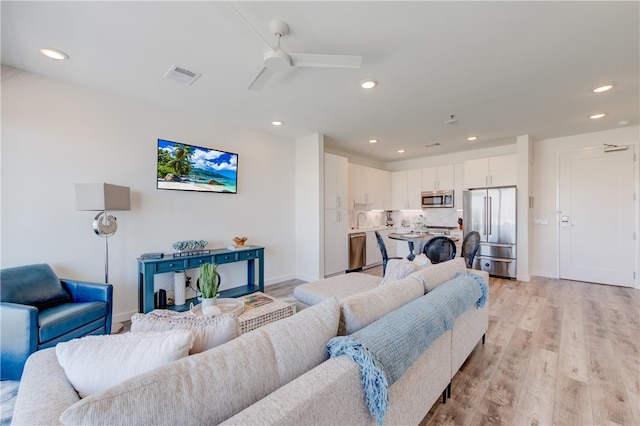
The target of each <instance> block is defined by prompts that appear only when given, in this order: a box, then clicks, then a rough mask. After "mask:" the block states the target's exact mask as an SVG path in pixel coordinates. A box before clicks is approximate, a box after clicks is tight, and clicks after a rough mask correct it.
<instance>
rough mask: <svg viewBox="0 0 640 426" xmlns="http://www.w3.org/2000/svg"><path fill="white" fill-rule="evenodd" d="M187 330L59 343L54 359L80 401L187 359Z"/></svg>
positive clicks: (188, 337) (190, 338)
mask: <svg viewBox="0 0 640 426" xmlns="http://www.w3.org/2000/svg"><path fill="white" fill-rule="evenodd" d="M192 344H193V336H192V335H191V332H189V331H187V330H169V331H153V332H148V333H124V334H108V335H104V336H85V337H82V338H80V339H73V340H70V341H68V342H63V343H58V345H57V346H56V356H57V357H58V363H59V364H60V366H62V368H63V369H64V372H65V374H66V375H67V378H68V379H69V382H70V383H71V384H72V385H73V387H74V388H75V390H76V391H77V392H78V394H79V395H80V397H81V398H85V397H87V396H88V395H91V394H92V393H95V392H100V391H102V390H105V389H108V388H110V387H113V386H115V385H117V384H119V383H121V382H124V381H125V380H127V379H129V378H131V377H134V376H137V375H139V374H142V373H145V372H147V371H150V370H153V369H154V368H157V367H160V366H162V365H164V364H168V363H170V362H172V361H175V360H177V359H180V358H183V357H186V356H187V355H189V349H190V348H191V345H192Z"/></svg>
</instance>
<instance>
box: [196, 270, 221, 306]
mask: <svg viewBox="0 0 640 426" xmlns="http://www.w3.org/2000/svg"><path fill="white" fill-rule="evenodd" d="M199 272H200V274H199V277H198V281H199V282H200V292H201V293H202V298H203V299H210V298H212V297H216V295H217V294H218V287H220V275H219V274H218V265H216V264H215V263H203V264H202V265H200V270H199Z"/></svg>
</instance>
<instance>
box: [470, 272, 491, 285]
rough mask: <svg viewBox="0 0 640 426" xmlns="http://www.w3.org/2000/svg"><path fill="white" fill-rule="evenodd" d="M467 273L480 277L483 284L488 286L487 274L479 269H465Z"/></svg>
mask: <svg viewBox="0 0 640 426" xmlns="http://www.w3.org/2000/svg"><path fill="white" fill-rule="evenodd" d="M467 272H469V273H472V274H476V275H478V276H480V277H482V279H484V282H485V283H487V285H489V273H488V272H487V271H481V270H479V269H467Z"/></svg>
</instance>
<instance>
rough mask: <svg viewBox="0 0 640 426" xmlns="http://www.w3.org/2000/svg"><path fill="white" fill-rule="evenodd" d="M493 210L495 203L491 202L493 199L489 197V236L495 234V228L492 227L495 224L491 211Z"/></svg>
mask: <svg viewBox="0 0 640 426" xmlns="http://www.w3.org/2000/svg"><path fill="white" fill-rule="evenodd" d="M492 208H493V203H492V202H491V197H489V201H488V203H487V213H488V215H489V222H487V226H488V228H489V235H491V234H493V229H492V228H493V227H492V226H491V224H492V222H493V214H492V211H491V209H492Z"/></svg>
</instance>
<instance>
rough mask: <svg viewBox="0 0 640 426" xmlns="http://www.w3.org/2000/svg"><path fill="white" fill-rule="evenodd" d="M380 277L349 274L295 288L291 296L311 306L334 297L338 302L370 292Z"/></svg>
mask: <svg viewBox="0 0 640 426" xmlns="http://www.w3.org/2000/svg"><path fill="white" fill-rule="evenodd" d="M380 280H381V279H380V277H376V276H374V275H369V274H363V273H360V272H351V273H348V274H343V275H336V276H335V277H331V278H325V279H322V280H318V281H314V282H311V283H307V284H302V285H299V286H297V287H296V288H295V289H294V290H293V295H294V296H295V297H296V299H298V300H299V301H300V302H302V303H304V304H306V305H309V306H312V305H315V304H317V303H320V302H322V301H324V300H327V299H330V298H332V297H335V298H336V299H338V301H340V300H342V299H344V298H345V297H349V296H351V295H353V294H357V293H362V292H364V291H367V290H371V289H373V288H375V287H377V286H378V284H380Z"/></svg>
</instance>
